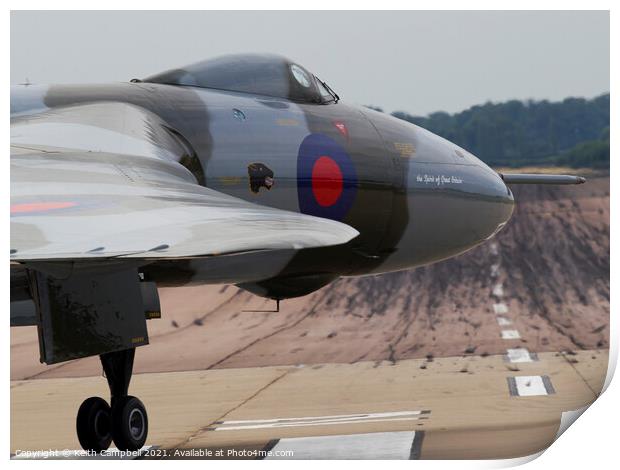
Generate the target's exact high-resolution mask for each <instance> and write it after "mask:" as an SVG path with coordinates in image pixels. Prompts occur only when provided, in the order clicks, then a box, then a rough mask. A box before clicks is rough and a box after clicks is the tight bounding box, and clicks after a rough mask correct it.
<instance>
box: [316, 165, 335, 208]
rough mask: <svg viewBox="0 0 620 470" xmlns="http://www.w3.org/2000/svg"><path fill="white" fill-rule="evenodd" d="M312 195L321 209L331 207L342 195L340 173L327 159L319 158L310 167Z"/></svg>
mask: <svg viewBox="0 0 620 470" xmlns="http://www.w3.org/2000/svg"><path fill="white" fill-rule="evenodd" d="M312 193H313V194H314V199H316V202H317V203H318V204H319V205H320V206H323V207H329V206H332V205H334V204H335V203H336V201H338V198H340V195H341V194H342V171H341V170H340V167H339V166H338V164H337V163H336V162H335V161H334V160H332V159H331V158H329V157H319V158H318V159H317V161H316V162H314V166H313V167H312Z"/></svg>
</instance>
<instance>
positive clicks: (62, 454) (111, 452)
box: [11, 446, 157, 460]
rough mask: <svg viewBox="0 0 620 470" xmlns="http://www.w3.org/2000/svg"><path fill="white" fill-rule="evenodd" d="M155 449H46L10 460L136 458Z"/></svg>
mask: <svg viewBox="0 0 620 470" xmlns="http://www.w3.org/2000/svg"><path fill="white" fill-rule="evenodd" d="M150 449H157V446H144V447H143V448H142V449H140V450H137V451H135V452H129V453H125V452H121V451H119V450H118V449H117V448H116V447H110V448H109V449H108V450H106V451H104V452H103V453H101V454H89V453H87V452H86V451H85V450H82V449H79V450H73V449H63V450H57V451H54V450H47V451H23V453H21V454H19V455H11V460H60V459H80V460H82V459H85V460H136V459H139V458H141V457H143V456H144V454H145V453H146V451H148V450H150Z"/></svg>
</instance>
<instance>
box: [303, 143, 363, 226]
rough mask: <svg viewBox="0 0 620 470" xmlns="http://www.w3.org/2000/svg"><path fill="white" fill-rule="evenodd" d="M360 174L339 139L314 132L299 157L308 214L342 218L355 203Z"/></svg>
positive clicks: (304, 208) (304, 205) (304, 144)
mask: <svg viewBox="0 0 620 470" xmlns="http://www.w3.org/2000/svg"><path fill="white" fill-rule="evenodd" d="M356 191H357V175H356V173H355V166H354V165H353V161H352V160H351V157H349V155H348V154H347V152H346V151H345V150H344V149H343V148H342V147H341V146H340V144H338V143H337V142H336V141H335V140H333V139H331V138H330V137H327V136H326V135H323V134H310V135H309V136H307V137H306V138H305V139H304V140H303V142H302V143H301V146H300V147H299V155H298V156H297V195H298V199H299V209H300V211H301V212H302V213H304V214H310V215H315V216H318V217H326V218H328V219H334V220H342V219H344V217H345V216H346V214H347V212H348V211H349V209H350V208H351V206H352V205H353V202H354V200H355V194H356Z"/></svg>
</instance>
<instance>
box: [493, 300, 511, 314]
mask: <svg viewBox="0 0 620 470" xmlns="http://www.w3.org/2000/svg"><path fill="white" fill-rule="evenodd" d="M493 311H494V312H495V314H496V315H502V314H504V313H508V306H507V305H506V304H505V303H499V304H493Z"/></svg>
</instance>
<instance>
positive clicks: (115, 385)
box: [76, 348, 149, 452]
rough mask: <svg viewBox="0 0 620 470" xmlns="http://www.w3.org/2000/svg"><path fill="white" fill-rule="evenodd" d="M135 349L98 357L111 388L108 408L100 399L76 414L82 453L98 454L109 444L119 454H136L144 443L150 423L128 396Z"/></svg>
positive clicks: (137, 402)
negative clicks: (84, 451) (134, 452)
mask: <svg viewBox="0 0 620 470" xmlns="http://www.w3.org/2000/svg"><path fill="white" fill-rule="evenodd" d="M135 351H136V350H135V348H132V349H125V350H123V351H116V352H111V353H106V354H102V355H100V356H99V358H100V359H101V365H102V366H103V370H104V372H105V376H106V379H107V381H108V386H109V387H110V395H111V400H110V403H111V406H109V405H108V404H107V402H106V401H105V400H104V399H103V398H99V397H91V398H88V399H86V400H85V401H84V402H83V403H82V405H81V406H80V409H79V410H78V414H77V420H76V430H77V435H78V440H79V441H80V444H81V446H82V448H83V449H84V450H91V451H95V452H101V451H103V450H106V449H107V448H108V447H110V444H111V442H112V441H114V444H115V445H116V447H117V448H118V449H119V450H128V451H135V450H138V449H141V448H142V446H144V443H145V442H146V437H147V434H148V428H149V422H148V416H147V414H146V408H145V407H144V404H143V403H142V402H141V401H140V400H138V399H137V398H136V397H132V396H131V395H127V392H128V390H129V382H130V380H131V374H132V370H133V360H134V356H135Z"/></svg>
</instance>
